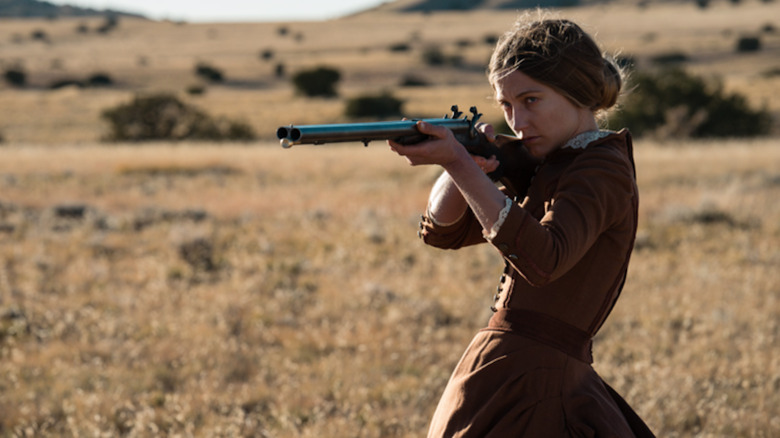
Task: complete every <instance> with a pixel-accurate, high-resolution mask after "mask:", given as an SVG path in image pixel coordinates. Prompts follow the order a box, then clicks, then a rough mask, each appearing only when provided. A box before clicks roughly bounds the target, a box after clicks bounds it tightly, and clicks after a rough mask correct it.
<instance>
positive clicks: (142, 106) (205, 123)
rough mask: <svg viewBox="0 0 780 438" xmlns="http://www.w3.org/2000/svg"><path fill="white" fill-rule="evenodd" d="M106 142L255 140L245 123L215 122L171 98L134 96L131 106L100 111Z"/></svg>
mask: <svg viewBox="0 0 780 438" xmlns="http://www.w3.org/2000/svg"><path fill="white" fill-rule="evenodd" d="M102 118H103V119H105V120H106V121H107V122H108V123H109V126H110V134H109V135H108V137H107V140H109V141H150V140H172V141H176V140H212V141H223V140H239V141H249V140H253V139H255V138H256V135H255V133H254V132H253V130H252V128H251V127H250V126H249V125H247V124H244V123H240V122H234V121H229V120H224V119H214V118H212V117H211V116H209V115H208V114H206V113H205V112H203V111H201V110H200V109H198V108H196V107H194V106H192V105H188V104H186V103H184V102H182V101H180V100H179V99H178V98H176V97H175V96H173V95H169V94H155V95H150V96H137V97H136V98H135V99H133V101H132V102H130V103H125V104H121V105H119V106H117V107H115V108H111V109H108V110H105V111H103V113H102Z"/></svg>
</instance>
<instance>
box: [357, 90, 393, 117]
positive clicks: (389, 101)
mask: <svg viewBox="0 0 780 438" xmlns="http://www.w3.org/2000/svg"><path fill="white" fill-rule="evenodd" d="M402 107H403V101H402V100H400V99H396V98H395V97H393V96H392V95H390V94H389V93H382V94H379V95H374V96H359V97H356V98H353V99H350V100H348V101H347V108H346V110H345V112H344V113H345V115H346V116H347V117H353V118H362V117H376V118H386V117H393V116H400V115H401V114H402V110H401V109H402Z"/></svg>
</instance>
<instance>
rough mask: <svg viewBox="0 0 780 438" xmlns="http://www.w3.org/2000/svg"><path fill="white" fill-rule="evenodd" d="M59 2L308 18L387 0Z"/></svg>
mask: <svg viewBox="0 0 780 438" xmlns="http://www.w3.org/2000/svg"><path fill="white" fill-rule="evenodd" d="M48 1H49V2H50V3H55V4H59V5H64V4H67V5H71V6H79V7H86V8H94V9H115V10H121V11H126V12H133V13H138V14H142V15H145V16H147V17H149V18H152V19H156V20H174V21H179V20H183V21H190V22H208V21H310V20H327V19H330V18H338V17H340V16H343V15H347V14H350V13H353V12H357V11H361V10H363V9H367V8H370V7H373V6H376V5H379V4H382V3H385V2H387V0H255V1H251V0H210V1H204V0H196V1H192V0H48Z"/></svg>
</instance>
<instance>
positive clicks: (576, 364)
mask: <svg viewBox="0 0 780 438" xmlns="http://www.w3.org/2000/svg"><path fill="white" fill-rule="evenodd" d="M616 398H617V399H618V400H616ZM627 407H628V406H627V405H625V402H624V401H623V400H622V399H620V396H618V395H617V394H616V393H615V392H614V391H613V390H612V389H611V388H609V387H608V386H607V385H606V384H605V383H604V382H603V380H602V379H601V378H600V377H599V376H598V374H597V373H596V372H595V371H594V370H593V368H592V367H591V365H590V363H588V362H586V361H583V360H581V359H577V358H575V357H572V356H570V355H568V354H566V353H564V352H563V351H561V350H560V349H558V348H554V347H552V346H549V345H547V344H545V343H542V342H539V341H538V340H534V339H531V338H529V337H527V336H523V335H520V334H516V333H512V332H508V331H506V330H501V329H496V328H491V327H488V328H486V329H484V330H481V331H480V332H478V333H477V335H476V336H475V337H474V339H473V340H472V342H471V344H470V345H469V347H468V348H467V349H466V352H465V353H464V355H463V357H462V358H461V360H460V362H459V363H458V365H457V367H456V368H455V370H454V372H453V374H452V376H451V378H450V380H449V382H448V384H447V386H446V388H445V390H444V393H443V395H442V397H441V400H440V402H439V405H438V407H437V408H436V411H435V413H434V416H433V419H432V421H431V425H430V429H429V432H428V438H439V437H442V438H444V437H446V438H477V437H478V438H508V437H553V438H554V437H615V438H618V437H619V438H626V437H634V436H638V435H637V434H635V432H634V431H632V426H631V425H629V422H628V421H627V420H626V416H625V415H624V414H623V411H624V410H625V409H626V408H627ZM629 410H630V408H629ZM629 417H630V416H629ZM637 418H638V417H637ZM640 422H641V420H640ZM642 426H644V424H643V423H642ZM648 433H649V430H648ZM639 435H642V434H639ZM642 436H652V434H650V435H642Z"/></svg>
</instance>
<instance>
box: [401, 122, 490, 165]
mask: <svg viewBox="0 0 780 438" xmlns="http://www.w3.org/2000/svg"><path fill="white" fill-rule="evenodd" d="M480 128H481V130H482V131H483V132H485V130H487V129H488V128H489V125H484V126H481V127H480ZM417 129H418V130H419V131H420V132H421V133H422V134H426V135H428V136H430V137H431V138H430V139H428V140H426V141H423V142H421V143H416V144H412V145H406V146H405V145H402V144H399V143H396V142H394V141H392V140H390V141H388V144H389V145H390V149H392V150H393V151H394V152H396V153H397V154H398V155H401V156H403V157H405V158H406V160H407V161H408V162H409V164H411V165H412V166H418V165H423V164H438V165H441V166H443V167H447V165H448V164H450V163H453V162H455V161H458V160H462V159H466V158H467V157H471V159H473V160H474V162H475V163H477V165H478V166H479V168H480V169H482V171H483V172H485V173H490V172H492V171H494V170H496V169H497V168H498V165H499V162H498V160H497V159H496V157H495V156H492V157H490V158H484V157H480V156H476V155H473V156H472V155H470V154H469V153H468V152H467V151H466V148H465V147H464V146H463V145H462V144H460V142H459V141H458V140H456V139H455V136H454V135H453V133H452V131H450V130H449V129H447V128H445V127H443V126H437V125H433V124H430V123H426V122H423V121H420V122H417ZM486 134H487V133H486Z"/></svg>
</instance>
